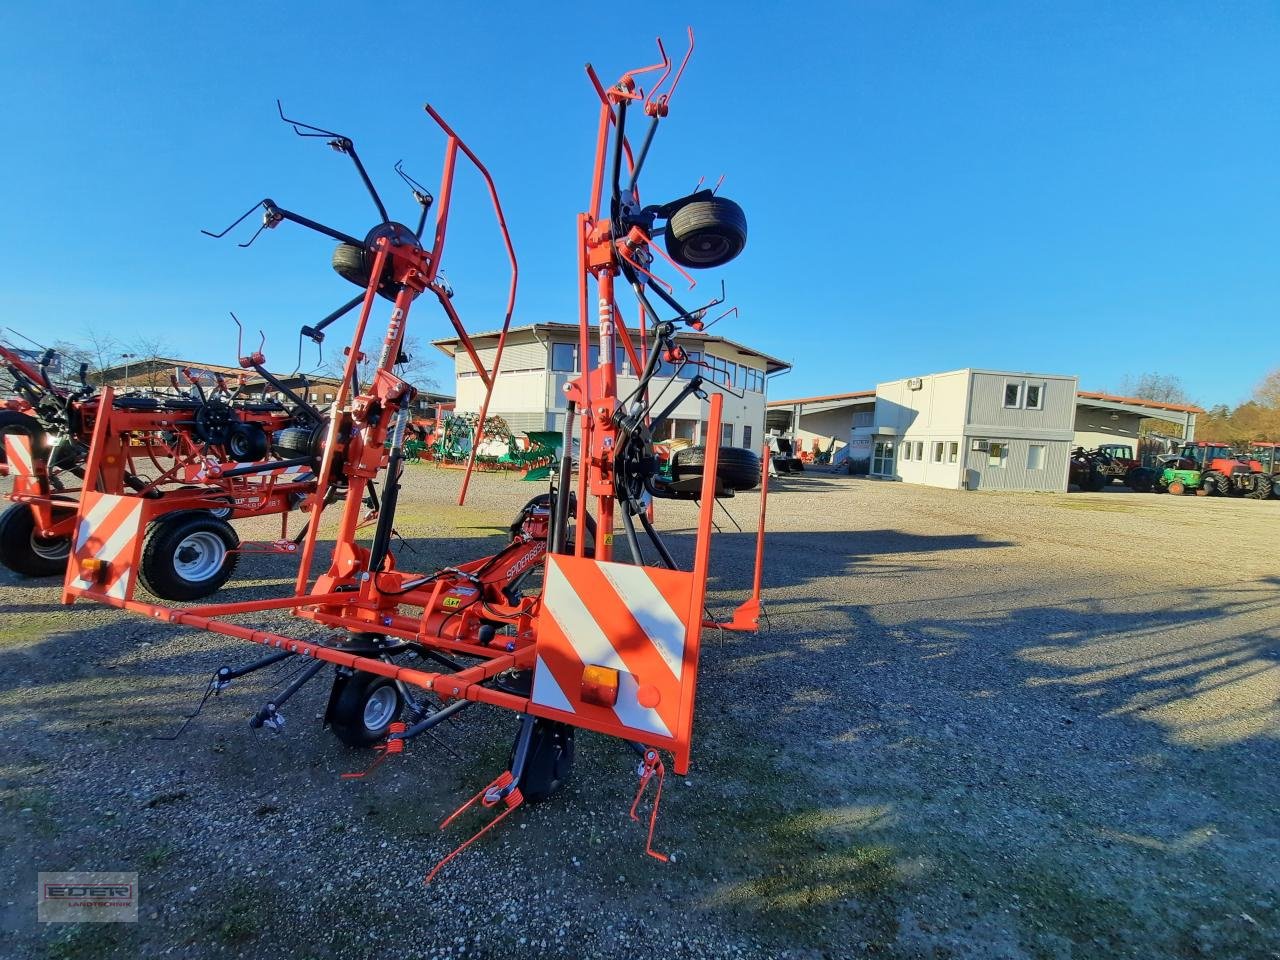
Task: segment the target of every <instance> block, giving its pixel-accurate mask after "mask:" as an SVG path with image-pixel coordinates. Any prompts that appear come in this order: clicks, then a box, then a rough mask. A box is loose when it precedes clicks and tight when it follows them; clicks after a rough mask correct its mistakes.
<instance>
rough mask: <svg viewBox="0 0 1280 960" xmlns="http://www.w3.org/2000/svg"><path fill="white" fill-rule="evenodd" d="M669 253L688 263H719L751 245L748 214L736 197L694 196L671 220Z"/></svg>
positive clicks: (726, 261) (698, 264) (694, 265)
mask: <svg viewBox="0 0 1280 960" xmlns="http://www.w3.org/2000/svg"><path fill="white" fill-rule="evenodd" d="M666 245H667V253H669V254H670V255H671V259H672V260H674V261H675V262H676V263H678V264H680V265H681V266H685V267H719V266H722V265H723V264H726V263H728V262H729V261H730V260H732V259H733V258H734V257H736V256H737V255H738V254H740V253H741V252H742V248H743V247H745V246H746V245H747V215H746V214H745V213H743V212H742V208H741V207H740V206H738V205H737V204H736V203H734V202H733V201H732V200H726V199H725V198H724V197H711V198H710V199H709V200H692V201H690V202H689V203H686V204H685V205H684V206H682V207H680V208H679V209H678V210H676V212H675V213H673V214H671V218H670V219H669V220H668V221H667V232H666Z"/></svg>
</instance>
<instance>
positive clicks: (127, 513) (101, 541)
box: [67, 491, 144, 600]
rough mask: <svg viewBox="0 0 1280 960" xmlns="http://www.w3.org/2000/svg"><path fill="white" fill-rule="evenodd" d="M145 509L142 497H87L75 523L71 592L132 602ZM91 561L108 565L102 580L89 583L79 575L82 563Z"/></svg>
mask: <svg viewBox="0 0 1280 960" xmlns="http://www.w3.org/2000/svg"><path fill="white" fill-rule="evenodd" d="M143 507H144V503H143V501H142V500H141V499H140V498H139V497H122V496H117V495H116V494H110V493H94V492H91V491H86V492H85V493H84V495H83V498H82V499H81V502H80V513H79V516H78V517H77V519H76V539H75V543H74V545H73V547H72V556H73V557H74V561H73V563H72V565H71V566H70V568H69V570H68V574H67V577H68V579H67V588H68V589H74V590H78V591H87V592H91V593H102V594H104V595H106V596H108V597H111V598H113V599H115V600H126V599H128V598H129V595H130V594H131V593H132V587H133V580H134V574H135V570H136V567H137V563H138V554H139V548H140V544H141V539H142V526H143V524H142V516H143ZM90 558H92V559H96V560H102V561H103V562H105V563H106V564H107V569H106V573H105V575H104V576H103V577H102V578H101V579H100V580H97V581H95V580H91V579H88V578H86V577H84V576H83V575H82V574H81V572H80V562H81V561H83V560H88V559H90Z"/></svg>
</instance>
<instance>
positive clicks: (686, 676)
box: [531, 555, 702, 758]
mask: <svg viewBox="0 0 1280 960" xmlns="http://www.w3.org/2000/svg"><path fill="white" fill-rule="evenodd" d="M693 592H694V591H693V575H692V574H689V573H685V572H683V571H678V570H665V569H660V568H655V567H640V566H632V565H630V564H625V563H610V562H606V561H602V560H592V559H588V558H585V557H567V556H559V555H554V556H548V557H547V569H546V579H545V583H544V585H543V590H542V606H541V610H540V612H539V615H538V621H537V634H538V641H537V648H536V649H537V659H536V662H535V667H534V674H533V692H532V694H531V700H532V702H533V704H534V709H533V710H532V712H533V713H535V714H537V715H540V716H548V717H552V718H558V719H563V720H567V721H569V722H572V723H574V724H577V725H578V726H582V727H587V728H589V729H593V730H599V731H601V732H603V733H609V734H613V735H614V736H623V737H627V738H628V739H633V740H640V741H641V742H643V743H646V744H649V745H653V746H666V747H668V748H670V749H673V750H675V751H676V753H677V758H678V757H679V754H680V753H682V752H684V751H681V750H679V749H678V748H679V747H684V750H685V751H687V747H688V742H689V732H690V727H691V725H692V719H693V692H694V685H695V683H696V674H697V665H698V642H699V637H700V633H701V627H702V617H701V611H702V600H701V597H699V598H698V599H697V603H696V605H695V604H694V602H693V600H694V597H693ZM592 668H603V670H604V673H603V675H604V676H605V677H607V678H608V680H607V682H608V683H610V684H611V683H612V682H613V680H614V674H613V673H612V671H616V696H615V695H613V693H612V690H610V691H609V694H608V696H606V697H603V698H602V696H601V695H600V693H599V692H594V694H593V691H598V689H599V688H598V684H597V683H596V682H595V680H596V678H597V677H598V676H600V675H601V674H600V672H599V671H598V670H593V669H592ZM609 699H613V702H612V703H609V702H608V700H609Z"/></svg>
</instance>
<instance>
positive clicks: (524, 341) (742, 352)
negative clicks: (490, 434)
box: [433, 323, 790, 448]
mask: <svg viewBox="0 0 1280 960" xmlns="http://www.w3.org/2000/svg"><path fill="white" fill-rule="evenodd" d="M471 340H472V343H473V344H474V345H475V347H476V352H477V353H478V354H479V356H480V362H481V363H482V364H483V365H484V367H485V369H486V370H490V369H492V367H493V361H494V355H495V353H496V351H497V347H498V334H497V332H496V331H495V332H493V333H485V334H480V335H478V336H473V337H472V338H471ZM676 342H677V343H678V344H679V345H680V346H681V347H682V348H683V349H684V351H685V352H686V353H687V354H688V355H689V358H690V360H691V361H692V362H691V363H690V364H687V365H686V366H685V367H683V368H682V369H681V371H680V373H679V375H678V376H677V375H676V370H675V368H674V367H673V366H672V365H671V364H664V366H663V368H662V369H661V370H660V374H659V378H658V379H656V380H655V381H654V386H653V388H652V390H651V393H653V394H654V395H658V394H660V393H663V392H665V396H666V398H667V400H668V401H669V400H673V399H675V396H676V394H677V392H678V391H679V390H680V388H681V387H683V386H684V385H685V383H686V382H687V381H688V379H690V378H691V377H692V376H693V375H694V372H695V370H696V371H697V372H699V373H701V374H702V376H703V377H705V378H706V379H707V380H709V381H713V382H714V383H715V384H719V385H720V386H719V388H718V387H716V386H711V385H708V386H707V387H706V391H707V392H708V394H709V393H711V392H714V391H716V390H717V389H719V390H720V392H721V393H722V394H723V396H724V406H723V409H722V425H721V443H723V444H725V445H728V446H741V447H751V448H755V447H757V446H759V445H760V443H761V442H762V441H763V438H764V414H765V390H766V387H767V384H768V378H769V377H770V376H771V375H773V374H776V373H781V372H783V371H786V370H789V369H790V365H789V364H786V363H784V362H782V361H781V360H777V359H775V358H774V357H770V356H768V355H766V354H763V353H760V352H759V351H757V350H753V349H751V348H750V347H747V346H744V345H743V344H740V343H736V342H735V341H733V340H728V339H726V338H724V337H716V336H711V335H709V334H704V333H694V332H682V333H680V334H679V335H678V336H677V337H676ZM433 343H434V345H435V346H436V347H437V348H439V349H440V350H441V351H443V352H444V353H445V354H446V355H448V356H450V357H452V358H453V361H454V375H455V377H456V382H457V407H456V409H457V411H458V412H459V413H478V412H479V410H480V405H481V403H483V402H484V393H485V387H484V381H483V380H481V378H480V375H479V374H478V373H477V372H476V370H475V367H474V365H473V364H472V362H471V358H470V356H469V355H468V354H467V352H466V350H464V349H462V345H461V341H460V340H458V339H457V338H456V337H454V338H449V339H444V340H435V341H433ZM597 344H598V339H597V336H596V333H595V330H594V329H593V330H592V346H591V348H590V349H591V351H592V356H591V357H590V358H589V359H590V361H591V364H592V365H593V366H594V365H595V362H596V356H595V353H596V351H597V350H598V349H599V347H598V346H597ZM637 352H638V351H637ZM616 364H617V369H618V392H619V394H620V395H623V396H625V395H626V393H627V392H629V391H630V390H631V389H633V388H634V387H635V386H636V384H637V382H638V381H637V379H636V375H635V371H634V370H633V369H632V366H631V363H630V360H629V358H628V356H627V354H626V351H625V350H624V348H623V347H622V346H621V345H619V346H618V347H617V358H616ZM694 364H703V365H705V366H697V367H695V366H694ZM581 369H582V365H581V363H580V362H579V357H578V325H577V324H567V323H536V324H529V325H527V326H521V327H513V328H512V329H511V330H509V331H508V332H507V342H506V345H505V347H504V349H503V354H502V369H501V370H500V371H499V374H498V378H497V381H496V383H495V385H494V390H493V398H492V400H491V401H490V403H489V414H490V415H491V416H492V415H497V416H500V417H502V418H503V419H504V420H506V421H507V424H508V425H509V426H510V427H511V429H512V430H513V431H514V432H516V433H517V434H519V433H521V432H523V431H527V430H563V429H564V415H565V410H566V402H565V397H564V385H565V383H567V382H568V381H569V380H571V379H573V378H574V377H576V376H578V375H579V373H580V371H581ZM663 406H664V402H663V401H659V403H658V407H659V409H661V408H662V407H663ZM709 412H710V404H709V402H708V401H706V400H702V399H699V398H698V397H697V396H689V397H686V398H685V399H684V400H683V401H681V403H680V404H679V405H678V406H677V407H676V409H675V410H674V411H673V412H672V414H671V419H670V420H669V421H668V422H667V423H666V424H665V430H664V431H663V432H661V434H660V436H659V439H664V438H666V437H684V438H686V439H688V440H691V441H693V442H694V443H704V442H705V440H706V436H705V434H706V428H707V418H708V414H709Z"/></svg>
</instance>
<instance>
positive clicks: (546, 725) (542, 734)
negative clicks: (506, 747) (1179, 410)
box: [507, 717, 574, 803]
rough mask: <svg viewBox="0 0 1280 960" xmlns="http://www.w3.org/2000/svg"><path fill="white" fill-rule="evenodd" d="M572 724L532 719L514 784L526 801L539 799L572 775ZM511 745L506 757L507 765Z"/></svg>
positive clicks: (552, 791)
mask: <svg viewBox="0 0 1280 960" xmlns="http://www.w3.org/2000/svg"><path fill="white" fill-rule="evenodd" d="M573 732H574V730H573V727H571V726H570V725H569V724H567V723H558V722H556V721H555V720H547V719H545V718H543V717H539V718H538V719H537V720H535V721H533V737H532V738H531V739H530V741H529V756H528V759H527V760H526V761H525V765H524V770H523V771H521V773H520V780H519V783H518V786H519V787H520V793H521V794H522V795H523V796H524V799H525V802H526V803H541V802H542V801H543V800H546V799H548V798H549V797H550V796H551V795H552V794H553V793H555V792H556V791H557V790H559V789H560V788H561V787H563V786H564V785H565V783H566V782H568V780H569V777H570V776H572V775H573ZM515 756H516V751H515V747H514V746H512V748H511V756H510V757H509V758H508V759H507V767H508V769H510V767H511V765H512V763H513V762H514V761H515Z"/></svg>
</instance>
